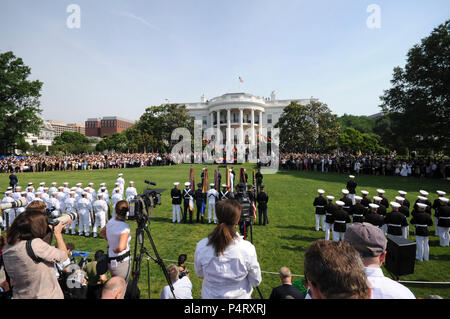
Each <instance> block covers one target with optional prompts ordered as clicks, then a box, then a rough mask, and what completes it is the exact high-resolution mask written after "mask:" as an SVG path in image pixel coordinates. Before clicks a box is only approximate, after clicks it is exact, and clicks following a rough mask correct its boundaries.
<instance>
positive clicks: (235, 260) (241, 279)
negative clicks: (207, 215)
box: [194, 199, 261, 299]
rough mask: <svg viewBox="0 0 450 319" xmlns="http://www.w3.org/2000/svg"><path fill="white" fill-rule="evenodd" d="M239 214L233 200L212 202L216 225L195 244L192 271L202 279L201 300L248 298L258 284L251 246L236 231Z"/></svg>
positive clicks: (254, 251) (258, 272) (239, 209)
mask: <svg viewBox="0 0 450 319" xmlns="http://www.w3.org/2000/svg"><path fill="white" fill-rule="evenodd" d="M241 212H242V206H241V204H239V202H238V201H236V200H233V199H228V200H224V201H220V202H218V203H216V215H217V218H218V220H219V224H218V225H217V226H216V228H215V229H214V230H213V231H212V232H211V233H210V234H209V236H208V238H204V239H202V240H201V241H199V242H198V243H197V247H196V250H195V256H194V268H195V272H196V274H197V276H198V277H200V278H203V285H202V298H203V299H250V298H251V295H252V291H253V287H254V286H258V285H259V284H260V283H261V268H260V266H259V263H258V260H257V256H256V250H255V246H253V244H251V243H250V242H248V241H246V240H244V239H243V237H242V236H239V234H238V233H237V232H236V225H237V224H238V222H239V219H240V216H241Z"/></svg>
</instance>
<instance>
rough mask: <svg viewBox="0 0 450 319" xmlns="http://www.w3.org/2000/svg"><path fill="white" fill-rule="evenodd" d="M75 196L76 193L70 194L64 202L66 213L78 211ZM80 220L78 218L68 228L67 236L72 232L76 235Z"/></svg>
mask: <svg viewBox="0 0 450 319" xmlns="http://www.w3.org/2000/svg"><path fill="white" fill-rule="evenodd" d="M75 195H76V193H75V191H70V192H69V197H68V198H66V200H65V201H64V208H63V212H64V213H75V212H76V211H77V207H76V200H75ZM79 219H80V218H79V217H78V218H77V219H75V220H73V221H72V222H71V223H70V225H68V226H67V227H66V234H68V233H69V230H70V232H71V234H72V235H75V227H76V225H77V224H79Z"/></svg>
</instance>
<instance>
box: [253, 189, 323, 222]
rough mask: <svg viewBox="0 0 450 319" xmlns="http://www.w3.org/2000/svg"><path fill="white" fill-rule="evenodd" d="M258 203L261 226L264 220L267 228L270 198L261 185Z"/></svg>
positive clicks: (257, 198)
mask: <svg viewBox="0 0 450 319" xmlns="http://www.w3.org/2000/svg"><path fill="white" fill-rule="evenodd" d="M256 201H257V202H258V215H259V216H258V217H259V225H261V219H262V225H263V226H266V224H267V203H268V202H269V196H268V195H267V193H266V192H265V191H264V185H261V190H260V192H259V193H258V195H256ZM325 204H326V201H325ZM324 210H325V209H324ZM324 216H325V215H324ZM322 225H323V223H322ZM322 227H323V226H322Z"/></svg>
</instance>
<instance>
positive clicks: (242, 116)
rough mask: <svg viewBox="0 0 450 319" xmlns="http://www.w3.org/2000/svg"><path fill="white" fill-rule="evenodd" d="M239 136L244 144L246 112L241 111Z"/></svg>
mask: <svg viewBox="0 0 450 319" xmlns="http://www.w3.org/2000/svg"><path fill="white" fill-rule="evenodd" d="M239 135H240V139H241V141H242V143H244V110H243V109H239Z"/></svg>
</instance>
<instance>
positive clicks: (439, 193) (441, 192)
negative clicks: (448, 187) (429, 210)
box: [436, 191, 447, 196]
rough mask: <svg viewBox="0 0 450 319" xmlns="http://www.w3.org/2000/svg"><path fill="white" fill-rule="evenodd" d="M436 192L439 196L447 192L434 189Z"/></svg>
mask: <svg viewBox="0 0 450 319" xmlns="http://www.w3.org/2000/svg"><path fill="white" fill-rule="evenodd" d="M436 193H437V194H438V195H439V196H445V195H447V193H446V192H444V191H436Z"/></svg>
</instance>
